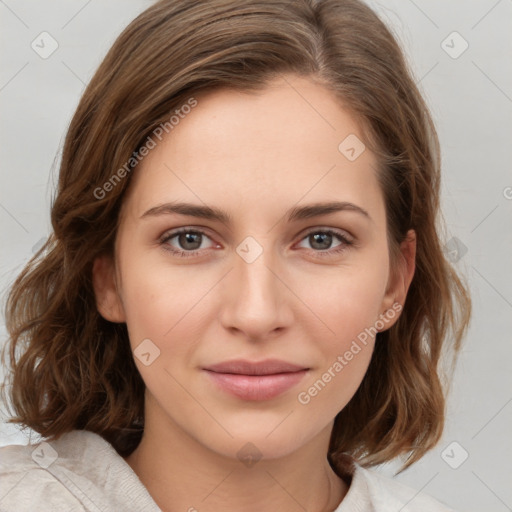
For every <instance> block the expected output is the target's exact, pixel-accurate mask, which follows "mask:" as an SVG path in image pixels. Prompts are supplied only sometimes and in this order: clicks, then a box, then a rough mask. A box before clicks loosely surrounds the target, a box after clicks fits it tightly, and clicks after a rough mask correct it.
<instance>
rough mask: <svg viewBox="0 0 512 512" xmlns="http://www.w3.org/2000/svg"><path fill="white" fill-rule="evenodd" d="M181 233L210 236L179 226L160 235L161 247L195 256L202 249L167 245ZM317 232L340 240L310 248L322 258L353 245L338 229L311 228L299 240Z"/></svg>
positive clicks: (199, 230)
mask: <svg viewBox="0 0 512 512" xmlns="http://www.w3.org/2000/svg"><path fill="white" fill-rule="evenodd" d="M182 233H195V234H201V235H204V236H206V237H207V238H210V237H209V236H208V234H207V233H206V232H204V231H202V230H201V229H190V228H181V229H178V230H176V231H173V232H171V233H166V234H164V235H163V236H162V238H161V239H160V244H161V245H162V248H163V249H164V250H166V251H169V252H171V253H172V254H173V255H175V256H178V257H181V258H191V257H194V256H196V255H197V253H199V252H201V250H202V249H196V250H194V251H180V250H177V249H174V248H171V246H170V245H168V242H169V240H172V239H173V238H175V237H176V236H178V235H180V234H182ZM318 233H322V234H327V235H332V236H334V237H336V238H338V239H339V241H340V242H341V244H340V245H339V246H338V247H337V248H336V249H326V250H318V251H315V250H314V249H312V250H313V252H315V253H316V254H318V255H319V256H320V257H322V258H323V257H329V256H334V255H338V254H340V253H342V252H343V251H345V250H346V249H348V248H349V247H350V246H352V245H354V242H353V241H352V240H349V239H348V238H347V237H346V236H345V235H343V234H342V233H340V232H338V231H334V230H333V229H314V230H311V231H309V232H308V233H306V234H305V235H304V236H303V237H302V238H301V240H300V241H302V240H304V239H305V238H307V237H308V236H310V235H313V234H318Z"/></svg>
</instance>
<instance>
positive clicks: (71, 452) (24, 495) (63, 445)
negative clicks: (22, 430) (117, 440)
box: [0, 430, 159, 512]
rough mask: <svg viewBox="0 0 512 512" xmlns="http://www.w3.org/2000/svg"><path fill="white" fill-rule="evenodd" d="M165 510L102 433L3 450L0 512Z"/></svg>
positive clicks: (74, 433) (79, 433)
mask: <svg viewBox="0 0 512 512" xmlns="http://www.w3.org/2000/svg"><path fill="white" fill-rule="evenodd" d="M132 507H137V508H138V509H139V510H159V509H158V507H156V504H155V503H154V502H153V500H152V499H151V497H150V496H149V494H148V492H147V490H146V488H145V487H144V486H143V485H142V483H141V482H140V480H139V479H138V478H137V475H136V474H135V473H134V472H133V471H132V470H131V468H130V466H129V465H128V464H127V463H126V462H125V461H124V459H123V458H122V457H121V456H120V455H118V454H117V452H116V451H115V450H114V448H113V447H112V445H110V444H109V443H107V442H106V441H105V440H104V439H103V438H102V437H100V436H99V435H97V434H95V433H93V432H88V431H84V430H73V431H71V432H68V433H66V434H63V435H62V436H60V437H59V438H58V439H55V440H51V441H43V442H41V443H39V444H36V445H32V444H29V445H13V446H4V447H2V448H0V511H1V512H11V511H12V512H25V511H26V512H28V511H31V512H32V511H33V510H38V511H41V512H43V511H48V512H49V511H51V512H60V511H63V512H64V511H66V512H78V511H80V512H84V511H85V512H89V511H91V512H92V511H94V512H97V511H100V510H103V511H104V510H137V508H132Z"/></svg>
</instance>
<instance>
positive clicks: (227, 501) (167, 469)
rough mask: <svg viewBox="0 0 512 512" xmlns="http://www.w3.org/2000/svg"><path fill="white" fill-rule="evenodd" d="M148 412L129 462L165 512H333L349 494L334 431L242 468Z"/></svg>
mask: <svg viewBox="0 0 512 512" xmlns="http://www.w3.org/2000/svg"><path fill="white" fill-rule="evenodd" d="M147 412H148V414H147V415H146V423H145V430H144V435H143V437H142V440H141V442H140V444H139V446H138V447H137V448H136V449H135V451H134V452H133V453H132V454H131V455H130V456H128V457H127V458H126V462H127V463H128V464H129V465H130V466H131V468H132V469H133V471H134V472H135V473H136V474H137V475H138V477H139V479H140V480H141V482H142V483H143V484H144V485H145V487H146V488H147V490H148V492H149V493H150V494H151V496H152V497H153V500H154V501H155V502H156V504H157V505H158V506H159V507H160V508H161V509H162V511H164V512H177V511H180V512H182V511H189V512H195V511H200V512H207V511H220V510H222V511H223V512H231V511H239V510H244V511H246V512H267V511H269V512H270V511H275V510H279V511H283V512H299V511H303V510H308V511H311V512H332V511H333V510H335V509H336V508H337V507H338V505H339V504H340V502H341V501H342V500H343V498H344V496H345V494H346V492H347V490H348V486H347V484H346V483H345V482H344V481H343V480H342V479H341V478H340V477H338V476H337V475H336V473H335V472H334V471H333V469H332V468H331V466H330V465H329V463H328V461H327V448H328V442H329V437H330V431H331V428H326V429H325V432H322V433H321V434H320V435H319V436H317V438H315V439H313V440H311V441H310V442H308V443H307V444H306V445H303V446H301V447H300V448H299V449H298V450H297V451H295V452H293V453H291V454H289V455H287V456H285V457H281V458H279V459H261V460H258V461H257V462H253V463H251V462H250V461H245V463H242V462H241V461H240V460H238V459H237V458H232V457H226V456H224V455H222V454H219V453H217V452H214V451H213V450H211V449H209V448H208V447H206V446H204V445H203V444H201V443H200V442H198V440H197V439H195V438H193V437H191V436H190V435H188V434H187V433H186V432H184V431H183V429H181V428H180V427H179V425H176V424H175V423H173V422H169V421H167V422H161V421H154V420H156V418H155V417H154V416H153V415H152V414H151V412H150V411H147ZM331 427H332V425H331Z"/></svg>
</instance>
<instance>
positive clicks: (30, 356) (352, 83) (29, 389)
mask: <svg viewBox="0 0 512 512" xmlns="http://www.w3.org/2000/svg"><path fill="white" fill-rule="evenodd" d="M286 74H296V75H299V76H302V77H307V78H309V79H311V80H315V81H317V82H318V83H320V84H322V85H323V86H325V87H327V88H328V89H329V90H330V91H332V93H333V94H334V95H335V96H336V98H338V99H339V101H340V105H343V108H346V109H349V111H350V112H351V113H353V114H354V116H355V119H357V120H360V122H361V126H362V130H363V133H364V137H365V139H364V142H365V144H366V145H367V147H368V148H370V149H371V150H372V151H374V152H375V154H376V155H377V156H378V161H379V169H378V173H377V176H378V179H379V182H380V185H381V187H382V191H383V195H384V198H385V204H386V219H387V229H388V241H389V247H390V254H391V255H392V262H393V265H396V264H397V260H398V257H399V251H398V247H399V245H400V243H401V242H402V241H403V240H404V238H405V236H406V234H407V232H408V230H409V229H414V230H415V232H416V236H417V252H416V270H415V275H414V278H413V280H412V283H411V286H410V288H409V292H408V296H407V300H406V303H405V305H404V308H403V311H402V314H401V316H400V318H399V319H398V321H397V322H396V323H395V324H394V325H393V326H392V327H391V328H390V329H389V330H387V331H384V332H381V333H379V334H378V335H377V340H376V344H375V350H374V354H373V356H372V359H371V362H370V366H369V368H368V371H367V373H366V375H365V377H364V379H363V381H362V383H361V385H360V387H359V389H358V390H357V392H356V393H355V395H354V397H353V398H352V399H351V401H350V402H349V403H348V405H347V406H346V407H345V408H344V409H343V410H342V411H341V412H340V413H339V414H338V415H337V417H336V419H335V423H334V429H333V432H332V436H331V442H330V446H329V454H328V457H329V461H330V462H331V464H333V465H336V464H337V457H338V456H339V455H340V454H341V453H343V452H345V453H349V454H351V455H353V456H354V457H356V458H357V460H358V461H359V462H360V463H361V464H363V465H367V466H371V465H375V464H380V463H383V462H386V461H389V460H391V459H393V458H395V457H397V456H401V455H406V456H407V457H408V459H407V462H406V464H405V466H404V467H407V466H408V465H410V464H412V463H413V462H415V461H416V460H418V459H419V458H421V457H422V456H423V455H424V453H425V452H426V451H427V450H429V449H431V448H432V447H433V446H434V445H435V444H436V443H437V442H438V440H439V439H440V436H441V433H442V430H443V425H444V412H445V390H444V389H443V386H442V384H441V376H440V368H439V363H440V358H441V354H442V349H443V347H448V348H449V349H450V350H451V352H452V354H453V357H454V358H455V356H456V354H457V352H458V351H459V349H460V344H461V340H462V338H463V335H464V333H465V330H466V329H467V325H468V322H469V317H470V310H471V302H470V298H469V295H468V292H467V289H466V287H465V285H464V284H463V282H462V281H461V279H460V277H459V276H458V275H457V273H456V272H455V270H454V269H453V268H452V266H451V265H450V263H449V262H448V261H447V260H446V259H445V257H444V254H443V250H442V246H441V234H442V233H441V229H442V224H441V219H440V212H439V206H440V205H439V196H440V149H439V142H438V138H437V134H436V130H435V127H434V124H433V122H432V119H431V117H430V114H429V111H428V108H427V106H426V104H425V102H424V100H423V98H422V96H421V94H420V92H419V90H418V88H417V86H416V84H415V82H414V80H413V78H412V74H411V73H410V71H409V69H408V66H407V63H406V60H405V58H404V55H403V53H402V51H401V49H400V47H399V46H398V44H397V42H396V40H395V38H394V37H393V35H392V33H391V32H390V30H389V29H388V28H387V27H386V25H385V24H384V23H383V22H382V21H381V20H380V19H379V17H378V16H377V15H376V14H375V13H374V12H373V11H372V10H371V9H370V8H369V7H368V6H366V5H365V4H364V3H363V2H361V1H359V0H324V1H318V0H293V1H286V0H239V1H232V0H208V1H199V0H160V1H158V2H157V3H155V4H154V5H152V6H151V7H149V8H148V9H147V10H145V11H144V12H142V13H141V14H140V15H139V16H138V17H137V18H136V19H135V20H134V21H132V22H131V23H130V24H129V25H128V27H127V28H126V29H125V30H124V31H123V32H122V33H121V35H120V36H119V37H118V38H117V40H116V41H115V43H114V45H113V46H112V48H111V49H110V51H109V52H108V53H107V55H106V57H105V58H104V60H103V62H102V63H101V65H100V66H99V68H98V70H97V72H96V73H95V75H94V77H93V78H92V80H91V81H90V83H89V85H88V86H87V88H86V90H85V92H84V94H83V96H82V98H81V100H80V103H79V105H78V107H77V109H76V112H75V114H74V117H73V119H72V121H71V124H70V126H69V130H68V132H67V136H66V139H65V143H64V149H63V155H62V161H61V165H60V173H59V181H58V190H57V193H56V197H55V198H54V200H53V202H52V210H51V221H52V226H53V233H52V235H51V236H50V237H49V239H48V241H47V242H46V244H45V245H44V247H42V248H41V249H40V250H39V251H38V252H37V254H36V255H35V256H34V257H33V258H32V259H31V260H30V261H29V263H28V264H27V265H26V267H25V268H24V270H23V271H22V272H21V274H20V275H19V277H18V278H17V279H16V281H15V282H14V284H13V286H12V288H11V290H10V293H9V295H8V298H7V305H6V315H5V316H6V324H7V329H8V333H9V340H8V345H7V346H6V351H7V354H8V356H9V366H10V368H11V373H10V375H9V378H10V384H11V388H10V391H9V397H10V401H11V402H12V408H13V411H14V413H15V415H14V416H13V418H12V419H11V420H10V421H11V422H17V423H21V424H22V425H24V426H28V427H30V428H32V429H33V430H35V431H37V432H38V433H40V434H41V435H42V436H43V437H46V438H58V437H59V436H60V435H62V434H63V433H65V432H67V431H70V430H73V429H85V430H90V431H93V432H96V433H98V434H99V435H101V436H102V437H103V438H105V439H106V440H107V441H108V442H110V443H111V444H112V445H113V446H114V448H115V449H116V450H117V451H118V453H120V454H121V455H123V456H126V455H128V454H130V453H131V452H132V451H133V450H134V449H135V447H136V446H137V444H138V443H139V441H140V438H141V435H142V432H143V429H144V390H145V385H144V382H143V381H142V378H141V377H140V374H139V372H138V370H137V367H136V365H135V363H134V361H133V355H132V353H131V349H130V344H129V339H128V333H127V329H126V326H125V325H124V324H114V323H111V322H108V321H106V320H104V319H103V318H102V317H101V316H100V314H99V313H98V310H97V305H96V301H95V296H94V290H93V286H92V264H93V261H94V259H95V258H96V257H98V256H100V255H101V254H111V255H113V249H114V241H115V237H116V232H117V227H118V219H119V212H120V208H121V205H122V202H123V198H124V196H125V194H126V190H127V187H128V186H129V183H130V181H131V179H132V176H131V175H132V174H133V173H134V172H137V168H136V165H137V163H136V161H135V160H134V161H133V162H132V161H131V160H130V159H134V155H135V154H137V155H138V154H139V151H141V148H142V146H143V145H144V144H145V143H146V141H147V138H148V137H149V136H150V135H151V134H152V133H153V132H154V130H155V129H157V128H158V126H160V125H161V124H162V123H165V122H167V121H168V120H169V116H170V113H171V112H173V111H174V110H175V109H179V108H180V107H181V106H182V105H184V104H186V103H187V101H188V100H189V99H190V98H191V97H194V95H199V94H200V93H201V92H202V91H208V90H214V89H217V88H232V89H235V90H239V91H246V92H257V91H261V90H263V89H264V88H265V85H266V84H267V83H268V82H269V81H270V80H271V79H273V78H276V77H279V76H285V75H286ZM127 162H130V165H128V166H127ZM123 168H124V169H125V173H122V172H121V171H120V169H123ZM132 169H133V170H132ZM116 172H118V173H120V174H119V176H120V175H121V174H123V179H120V180H114V181H112V182H110V183H111V187H106V188H108V189H109V190H108V192H107V193H105V194H98V192H96V194H95V190H97V189H98V187H102V186H103V185H104V184H105V183H107V182H109V180H111V179H112V176H113V175H114V174H115V173H116ZM106 188H105V189H104V190H106ZM98 195H101V196H102V197H99V198H98V197H97V196H98ZM4 356H5V354H3V359H4ZM4 391H5V389H4Z"/></svg>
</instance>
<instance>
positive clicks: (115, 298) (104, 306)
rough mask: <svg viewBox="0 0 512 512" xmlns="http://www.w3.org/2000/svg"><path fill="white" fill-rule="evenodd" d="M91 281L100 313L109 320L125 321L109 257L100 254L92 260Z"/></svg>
mask: <svg viewBox="0 0 512 512" xmlns="http://www.w3.org/2000/svg"><path fill="white" fill-rule="evenodd" d="M92 283H93V288H94V295H95V297H96V307H97V308H98V312H99V313H100V315H101V316H102V317H103V318H104V319H105V320H108V321H110V322H116V323H121V322H125V321H126V319H125V314H124V308H123V305H122V302H121V298H120V296H119V293H118V290H117V285H116V279H115V267H114V264H113V261H112V258H111V257H109V256H106V255H102V256H98V257H97V258H96V259H95V260H94V264H93V268H92Z"/></svg>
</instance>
